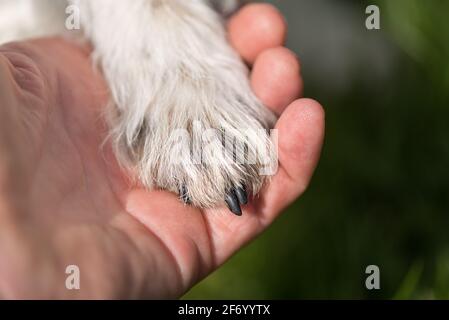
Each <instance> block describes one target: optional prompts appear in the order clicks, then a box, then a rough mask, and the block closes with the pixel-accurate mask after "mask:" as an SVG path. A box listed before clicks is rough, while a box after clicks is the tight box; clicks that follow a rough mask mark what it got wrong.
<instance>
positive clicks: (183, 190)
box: [179, 184, 192, 204]
mask: <svg viewBox="0 0 449 320" xmlns="http://www.w3.org/2000/svg"><path fill="white" fill-rule="evenodd" d="M179 197H180V198H181V200H182V201H183V202H184V203H185V204H191V203H192V200H190V197H189V195H188V193H187V188H186V186H185V185H184V184H183V185H182V186H181V188H180V190H179Z"/></svg>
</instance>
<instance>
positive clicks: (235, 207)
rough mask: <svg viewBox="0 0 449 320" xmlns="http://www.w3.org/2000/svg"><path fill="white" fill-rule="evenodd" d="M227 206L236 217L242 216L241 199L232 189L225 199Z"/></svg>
mask: <svg viewBox="0 0 449 320" xmlns="http://www.w3.org/2000/svg"><path fill="white" fill-rule="evenodd" d="M225 201H226V204H227V205H228V207H229V210H231V212H232V213H233V214H235V215H236V216H241V215H242V209H241V208H240V203H239V199H238V197H237V194H236V192H235V190H234V189H232V190H231V191H230V192H229V193H228V194H227V195H226V198H225Z"/></svg>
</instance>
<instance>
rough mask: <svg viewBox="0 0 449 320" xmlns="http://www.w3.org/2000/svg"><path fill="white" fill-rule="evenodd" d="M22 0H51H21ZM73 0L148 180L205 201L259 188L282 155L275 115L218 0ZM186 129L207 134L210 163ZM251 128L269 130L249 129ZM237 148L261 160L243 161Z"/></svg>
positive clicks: (128, 163) (125, 151)
mask: <svg viewBox="0 0 449 320" xmlns="http://www.w3.org/2000/svg"><path fill="white" fill-rule="evenodd" d="M0 1H8V2H9V0H0ZM21 1H23V2H24V3H25V2H28V3H29V1H40V2H41V4H44V2H45V1H47V2H48V0H20V1H18V0H14V2H15V3H17V2H21ZM71 2H73V3H74V4H76V5H77V6H79V8H80V10H81V11H80V12H81V18H82V25H83V28H84V32H85V35H86V36H87V37H88V38H89V39H90V41H91V42H92V43H93V44H94V48H95V52H94V57H95V59H96V61H98V62H99V64H100V66H101V68H102V71H103V73H104V76H105V78H106V80H107V81H108V83H109V87H110V90H111V94H112V98H113V108H110V109H109V111H108V113H107V117H108V119H109V121H110V128H111V139H112V142H113V145H114V147H115V151H116V155H117V158H118V159H119V161H120V163H122V164H123V165H124V167H125V168H127V169H129V170H131V172H134V174H135V175H136V177H138V178H139V180H140V181H141V182H142V183H143V184H144V185H145V186H146V187H148V188H162V189H166V190H169V191H172V192H176V193H178V192H179V190H181V189H182V188H183V187H185V188H186V190H187V193H188V197H189V198H190V200H191V201H192V203H193V204H194V205H196V206H200V207H211V206H215V205H217V204H221V203H223V201H224V199H225V196H226V194H227V193H228V192H229V190H230V189H231V188H233V187H236V186H242V185H245V186H246V187H247V188H248V189H250V190H251V191H252V192H253V193H257V192H258V191H259V189H260V188H261V186H262V184H263V182H264V180H265V178H264V176H263V175H262V174H261V172H260V169H262V168H263V167H264V166H265V165H267V164H268V165H269V166H273V164H274V163H275V162H276V163H277V160H276V158H275V152H273V147H272V143H271V140H270V137H269V135H268V134H266V133H265V132H264V133H263V134H260V129H267V128H271V127H272V126H273V125H274V121H275V117H274V115H273V114H272V113H271V112H270V111H268V109H266V108H265V107H264V106H263V105H262V104H261V103H260V102H259V101H258V100H257V98H256V97H255V96H254V94H253V93H252V91H251V88H250V85H249V81H248V70H247V68H246V66H245V65H244V63H243V62H242V61H241V60H240V58H239V56H238V55H237V54H236V53H235V52H234V51H233V49H231V47H230V46H229V44H228V42H227V40H226V33H225V29H224V26H223V21H222V19H221V17H220V16H219V15H218V14H217V13H216V12H215V11H214V10H213V9H212V7H211V5H210V3H208V1H207V0H132V1H111V0H73V1H71ZM223 8H224V10H225V11H228V10H229V9H230V8H227V7H226V6H224V7H223ZM0 40H1V39H0ZM211 128H212V129H217V130H220V131H219V133H220V134H219V135H218V136H217V135H213V134H208V137H207V138H206V140H205V138H204V137H205V136H204V131H205V130H207V129H211ZM179 129H185V132H187V135H186V137H187V138H188V140H189V141H188V142H191V143H192V146H197V145H199V144H202V146H203V148H202V149H201V155H202V158H201V160H202V161H201V163H197V162H194V163H193V162H192V158H191V157H190V156H189V150H190V146H189V145H188V144H186V141H184V140H182V141H183V143H180V140H179V138H180V136H179V132H180V131H179ZM248 129H251V130H253V132H257V133H259V134H247V130H248ZM221 134H223V136H225V137H226V138H231V139H235V140H236V142H237V143H236V144H235V145H236V146H237V147H236V149H235V150H234V149H233V148H234V146H235V145H229V144H226V146H225V149H224V151H225V152H223V141H221V140H220V139H218V138H220V137H221ZM228 140H229V139H228ZM186 145H187V147H186ZM266 148H271V151H270V152H269V154H268V161H266V163H264V162H263V161H264V160H267V159H260V158H258V157H259V156H260V150H264V149H266ZM186 150H187V152H186ZM233 153H237V154H238V155H241V154H242V153H243V154H246V156H247V157H248V158H250V159H255V161H253V162H251V163H240V162H237V161H234V160H233V159H232V155H233Z"/></svg>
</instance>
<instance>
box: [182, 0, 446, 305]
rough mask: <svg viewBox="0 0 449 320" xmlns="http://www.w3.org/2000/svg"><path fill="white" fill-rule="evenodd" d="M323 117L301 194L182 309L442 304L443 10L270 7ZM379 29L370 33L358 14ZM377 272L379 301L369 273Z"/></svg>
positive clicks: (402, 0) (389, 4)
mask: <svg viewBox="0 0 449 320" xmlns="http://www.w3.org/2000/svg"><path fill="white" fill-rule="evenodd" d="M271 2H273V3H275V5H276V6H277V7H279V8H280V10H281V11H282V12H283V13H284V14H285V16H286V18H287V20H288V23H289V40H288V46H289V47H290V48H291V49H292V50H294V51H295V52H296V53H298V55H299V57H300V59H301V61H302V65H303V66H302V70H303V76H304V79H305V83H306V88H305V89H306V90H305V95H306V96H307V97H313V98H315V99H317V100H318V101H320V102H321V103H322V104H323V105H324V106H325V109H326V120H327V125H326V126H327V128H326V141H325V145H324V150H323V155H322V159H321V161H320V164H319V166H318V168H317V171H316V174H315V177H314V179H313V181H312V184H311V185H310V188H309V189H308V191H307V192H306V193H305V194H304V195H303V196H302V197H301V198H300V199H299V200H298V201H297V202H296V203H295V204H294V205H292V206H291V207H290V208H289V209H288V210H287V211H286V212H285V214H284V215H283V216H282V217H281V218H280V219H279V220H278V221H277V222H276V223H275V224H274V225H273V226H272V227H271V228H270V229H269V230H268V232H266V233H265V234H263V235H262V236H261V237H259V238H258V239H257V240H256V241H255V242H253V243H252V244H250V245H249V246H248V247H246V248H245V249H244V250H242V251H241V252H240V253H238V254H237V255H236V256H235V257H233V258H232V259H231V260H230V261H229V262H228V263H226V264H225V265H224V266H223V268H221V269H220V270H218V271H217V272H215V273H214V274H212V275H211V276H210V277H208V278H207V279H205V280H204V281H203V282H201V283H200V284H199V285H197V286H196V287H195V288H194V289H193V290H191V292H189V293H188V294H187V295H186V296H185V298H189V299H197V298H201V299H240V298H243V299H265V298H268V299H291V298H293V299H296V298H300V299H309V298H350V299H352V298H356V299H364V298H374V299H377V298H386V299H390V298H397V299H403V298H424V299H434V298H444V299H447V298H449V232H448V229H449V1H445V0H426V1H424V0H383V1H382V0H379V1H370V2H367V1H335V0H314V1H310V0H308V1H306V0H303V1H301V0H280V1H271ZM369 4H376V5H378V6H379V8H380V10H381V29H380V30H372V31H369V30H367V29H366V28H365V19H366V17H367V15H366V14H365V8H366V6H367V5H369ZM370 264H374V265H377V266H379V268H380V276H381V278H380V280H381V281H380V283H381V289H380V290H372V291H369V290H367V289H366V288H365V278H366V277H367V275H366V274H365V268H366V267H367V266H368V265H370Z"/></svg>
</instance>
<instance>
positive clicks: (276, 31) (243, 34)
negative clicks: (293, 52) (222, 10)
mask: <svg viewBox="0 0 449 320" xmlns="http://www.w3.org/2000/svg"><path fill="white" fill-rule="evenodd" d="M228 29H229V40H230V42H231V44H232V45H233V46H234V48H235V49H236V50H237V51H238V52H239V53H240V55H241V56H242V57H243V59H244V60H245V61H246V62H248V63H250V64H253V63H254V61H255V60H256V58H257V56H258V55H259V54H260V53H262V52H263V51H264V50H266V49H269V48H275V47H279V46H281V45H282V44H283V43H284V42H285V38H286V34H287V25H286V22H285V20H284V18H283V16H282V15H281V13H280V12H279V11H278V10H277V9H276V8H275V7H273V6H272V5H269V4H262V3H258V4H257V3H256V4H249V5H246V6H244V7H243V8H242V9H240V10H239V11H238V12H237V13H236V14H235V15H234V16H232V17H231V18H230V20H229V24H228Z"/></svg>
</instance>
